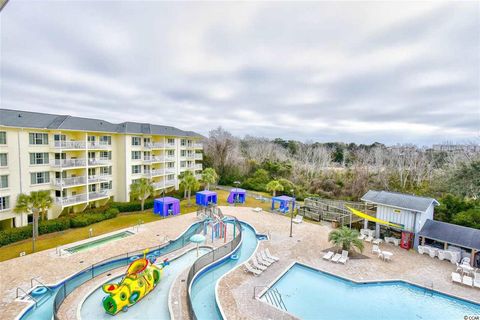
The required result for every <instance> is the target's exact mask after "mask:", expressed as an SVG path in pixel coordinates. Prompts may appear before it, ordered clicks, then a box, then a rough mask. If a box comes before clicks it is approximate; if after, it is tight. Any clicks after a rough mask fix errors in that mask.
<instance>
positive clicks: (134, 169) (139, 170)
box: [132, 165, 142, 174]
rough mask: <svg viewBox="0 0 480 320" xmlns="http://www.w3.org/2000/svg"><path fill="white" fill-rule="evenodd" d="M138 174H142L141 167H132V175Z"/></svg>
mask: <svg viewBox="0 0 480 320" xmlns="http://www.w3.org/2000/svg"><path fill="white" fill-rule="evenodd" d="M138 173H142V166H141V165H135V166H132V174H138Z"/></svg>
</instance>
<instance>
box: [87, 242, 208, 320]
mask: <svg viewBox="0 0 480 320" xmlns="http://www.w3.org/2000/svg"><path fill="white" fill-rule="evenodd" d="M208 251H210V249H207V248H200V249H199V252H200V255H203V254H205V253H207V252H208ZM196 259H197V252H196V250H192V251H188V252H187V253H185V254H183V255H182V256H180V257H178V258H176V259H174V260H172V261H171V263H170V265H168V266H167V267H165V269H163V276H162V279H161V280H160V282H159V283H158V285H157V287H156V288H155V289H154V290H153V291H152V292H150V293H149V294H148V295H146V296H145V298H143V299H142V300H140V301H139V302H138V303H137V304H135V305H133V306H132V307H131V308H129V309H128V311H127V312H120V313H118V314H116V315H115V317H112V316H111V315H109V314H107V313H106V312H105V310H104V309H103V307H102V303H101V302H102V299H103V297H105V296H106V295H107V294H106V293H104V292H103V290H102V288H101V287H98V288H97V289H96V290H95V291H94V292H93V293H92V294H90V295H89V296H88V297H87V299H85V301H84V302H83V304H82V307H81V311H80V315H81V318H82V319H83V320H90V319H95V320H102V319H108V320H111V319H112V318H115V319H120V320H121V319H170V312H169V310H168V294H169V290H170V287H171V285H172V283H173V281H174V280H175V279H176V278H177V277H178V275H179V274H180V273H182V272H183V271H184V270H185V269H186V268H188V266H190V265H191V264H192V263H193V262H194V261H195V260H196ZM161 261H162V260H161V259H158V260H157V262H161ZM121 278H122V276H120V277H117V278H113V279H111V280H110V281H108V283H117V282H119V281H120V280H121Z"/></svg>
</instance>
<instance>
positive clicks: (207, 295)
mask: <svg viewBox="0 0 480 320" xmlns="http://www.w3.org/2000/svg"><path fill="white" fill-rule="evenodd" d="M242 226H243V235H242V244H241V247H240V249H239V251H238V252H237V254H238V259H237V260H232V259H228V260H226V261H225V262H223V263H221V264H219V265H217V266H215V267H213V268H211V269H209V270H208V271H206V272H205V273H203V274H201V275H200V276H199V277H197V278H195V280H194V282H193V284H192V290H191V299H192V305H193V310H194V311H195V315H196V316H197V318H198V319H199V320H215V319H222V315H221V314H220V311H219V310H218V307H217V303H216V299H215V285H216V283H217V281H218V279H220V277H221V276H223V275H224V274H225V273H227V272H228V271H230V270H232V269H233V268H235V267H236V266H238V265H240V264H242V263H243V262H245V261H246V260H247V259H248V258H250V256H251V255H252V254H253V252H254V251H255V249H256V247H257V241H258V240H257V237H256V234H255V231H254V230H253V228H252V227H251V226H250V225H248V224H246V223H243V222H242Z"/></svg>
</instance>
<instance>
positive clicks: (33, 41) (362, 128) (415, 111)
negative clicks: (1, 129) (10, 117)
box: [0, 0, 480, 144]
mask: <svg viewBox="0 0 480 320" xmlns="http://www.w3.org/2000/svg"><path fill="white" fill-rule="evenodd" d="M0 18H1V107H2V108H9V109H21V110H33V111H40V112H51V113H60V114H71V115H77V116H87V117H94V118H102V119H105V120H109V121H112V122H122V121H138V122H151V123H157V124H168V125H174V126H177V127H179V128H182V129H187V130H196V131H198V132H200V133H203V134H207V133H208V131H209V130H210V129H212V128H215V127H217V126H223V127H224V128H226V129H227V130H229V131H231V132H232V133H234V134H237V135H240V136H243V135H246V134H253V135H261V136H266V137H283V138H285V139H299V140H316V141H346V142H350V141H354V142H361V143H370V142H373V141H380V142H384V143H387V144H393V143H396V142H401V143H404V142H412V143H417V144H431V143H435V142H442V141H446V140H449V141H466V140H474V139H476V140H477V141H478V139H479V137H480V58H479V56H480V2H457V3H449V2H443V3H442V2H436V3H429V2H425V1H423V2H409V3H394V2H381V3H380V2H378V3H373V2H364V3H363V2H338V3H334V2H321V3H311V2H309V3H287V2H282V3H272V2H256V3H254V2H251V3H198V2H197V3H187V2H182V3H178V2H177V3H168V2H134V1H117V2H106V1H103V2H100V1H92V2H87V1H75V2H67V1H65V2H62V1H51V2H48V1H42V2H41V3H40V2H39V1H19V0H17V1H10V2H9V3H8V4H7V6H6V7H5V8H4V10H3V11H2V12H1V13H0Z"/></svg>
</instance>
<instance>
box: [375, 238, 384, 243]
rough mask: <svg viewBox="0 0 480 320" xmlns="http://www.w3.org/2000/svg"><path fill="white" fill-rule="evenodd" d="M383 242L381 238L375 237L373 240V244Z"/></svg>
mask: <svg viewBox="0 0 480 320" xmlns="http://www.w3.org/2000/svg"><path fill="white" fill-rule="evenodd" d="M382 242H383V240H382V239H380V238H377V239H374V240H373V241H372V243H373V244H380V243H382Z"/></svg>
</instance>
